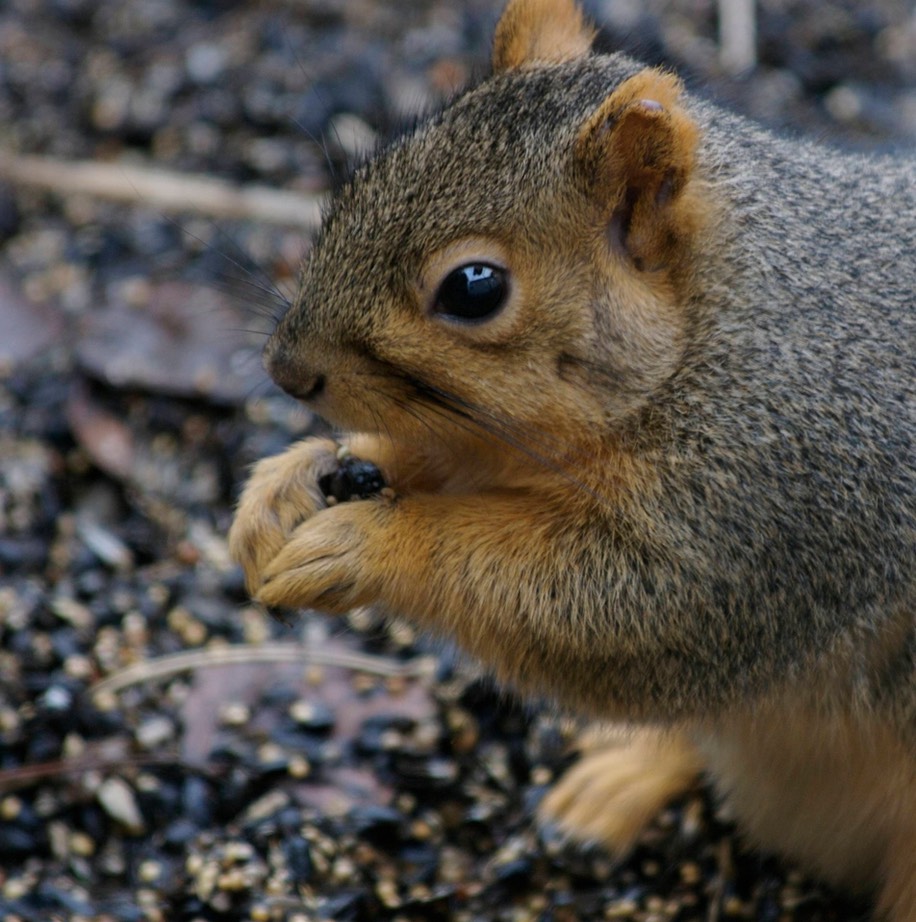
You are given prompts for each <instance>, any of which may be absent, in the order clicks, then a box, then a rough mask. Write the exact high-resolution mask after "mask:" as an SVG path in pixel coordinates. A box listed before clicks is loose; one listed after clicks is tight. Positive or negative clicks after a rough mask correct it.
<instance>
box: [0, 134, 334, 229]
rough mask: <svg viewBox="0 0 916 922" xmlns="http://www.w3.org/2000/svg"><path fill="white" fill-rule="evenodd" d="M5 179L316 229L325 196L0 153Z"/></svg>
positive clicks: (161, 208)
mask: <svg viewBox="0 0 916 922" xmlns="http://www.w3.org/2000/svg"><path fill="white" fill-rule="evenodd" d="M0 179H4V180H6V181H7V182H12V183H16V184H18V185H29V186H33V187H36V188H40V189H46V190H47V191H49V192H53V193H56V194H58V195H60V196H63V197H64V198H67V197H72V196H76V195H82V196H91V197H94V198H103V199H108V200H109V201H115V202H124V203H127V204H131V205H137V204H143V205H147V206H149V207H151V208H155V209H158V210H159V211H163V212H171V213H176V212H180V213H182V214H203V215H207V216H208V217H211V218H219V219H250V220H253V221H261V222H266V223H270V224H281V225H287V226H290V227H298V228H304V229H305V230H308V231H314V230H316V229H317V227H318V225H319V223H320V222H321V202H322V197H321V196H319V195H309V194H306V193H302V192H292V191H289V190H283V189H272V188H269V187H267V186H254V185H252V186H242V187H239V186H234V185H232V184H231V183H228V182H225V181H224V180H221V179H214V178H213V177H210V176H198V175H186V174H178V173H172V172H169V171H167V170H162V169H159V168H153V167H149V166H141V165H137V164H124V163H99V162H96V161H91V160H90V161H87V160H81V161H66V160H57V159H54V158H52V157H38V156H28V155H19V154H12V153H4V152H3V151H0Z"/></svg>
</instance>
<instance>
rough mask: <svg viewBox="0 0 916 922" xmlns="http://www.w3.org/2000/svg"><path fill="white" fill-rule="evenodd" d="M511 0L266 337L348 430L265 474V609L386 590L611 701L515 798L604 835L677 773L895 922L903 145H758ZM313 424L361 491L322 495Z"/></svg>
mask: <svg viewBox="0 0 916 922" xmlns="http://www.w3.org/2000/svg"><path fill="white" fill-rule="evenodd" d="M594 36H595V30H594V28H593V27H592V26H591V25H590V24H589V23H588V22H587V20H586V19H585V17H584V15H583V13H582V11H581V10H580V9H579V8H578V7H577V5H576V4H575V2H574V0H510V2H509V3H508V5H507V7H506V8H505V10H504V12H503V14H502V17H501V19H500V20H499V22H498V25H497V28H496V32H495V37H494V40H493V52H492V72H491V73H490V74H489V75H488V76H487V77H485V78H484V79H483V80H482V81H481V82H480V83H479V84H477V85H476V86H474V87H472V88H470V89H468V90H466V91H465V92H463V93H462V94H461V95H459V96H458V97H457V98H456V99H454V100H453V101H452V102H450V103H449V104H448V105H446V106H445V107H444V108H443V109H442V110H441V111H440V112H438V113H436V114H434V115H432V116H431V117H429V118H428V119H427V120H426V121H425V122H423V123H422V124H420V125H419V126H418V127H417V128H416V129H415V130H414V131H413V132H412V133H409V134H406V135H404V136H402V137H399V138H397V139H395V140H393V141H392V142H391V143H390V144H389V145H388V146H386V147H384V148H383V149H381V150H380V151H379V152H378V153H377V154H376V155H374V156H373V157H372V158H370V159H369V160H368V161H367V162H366V163H365V164H363V165H362V166H360V167H359V168H357V169H356V170H355V171H354V172H353V174H352V176H351V178H350V179H349V181H348V182H347V184H345V185H344V186H343V188H341V189H340V190H339V191H338V192H337V193H335V195H334V197H333V201H332V203H331V204H330V206H329V209H328V211H327V213H326V216H325V218H324V222H323V227H322V229H321V231H320V234H319V235H318V238H317V239H316V241H315V243H314V246H313V248H312V250H311V252H310V254H309V255H308V257H307V259H306V262H305V265H304V267H303V270H302V275H301V282H300V285H299V289H298V295H297V297H296V298H295V299H294V301H293V302H292V304H291V306H290V308H289V310H288V312H287V313H286V314H285V315H284V316H283V317H282V318H281V319H280V320H279V322H278V325H277V327H276V330H275V332H273V334H272V336H271V337H270V339H269V341H268V343H267V345H266V348H265V359H264V360H265V366H266V368H267V370H268V372H269V373H270V375H271V376H272V377H273V378H274V380H275V381H276V382H277V383H278V384H279V385H280V386H281V387H282V388H283V389H284V390H285V391H287V392H288V393H289V394H290V395H292V396H293V397H294V398H297V399H298V400H301V401H302V402H303V403H304V404H306V405H307V406H308V407H309V408H311V409H312V410H313V411H314V412H316V413H317V414H318V415H319V416H321V417H323V418H324V419H326V420H327V421H329V422H330V423H331V424H332V425H333V426H334V427H336V429H337V430H339V431H340V433H341V436H340V438H339V439H330V438H311V439H306V440H304V441H301V442H299V443H296V444H294V445H293V446H292V447H290V448H289V449H287V450H286V452H285V453H282V454H280V455H278V456H276V457H272V458H267V459H264V460H262V461H260V462H258V463H257V465H256V466H255V467H254V469H253V472H252V474H251V477H250V480H249V481H248V483H247V485H246V486H245V488H244V490H243V492H242V494H241V497H240V500H239V503H238V508H237V515H236V518H235V521H234V523H233V525H232V527H231V531H230V536H229V541H230V549H231V552H232V554H233V555H234V557H235V558H236V559H237V560H238V561H239V562H240V563H241V565H242V567H243V569H244V573H245V577H246V582H247V585H248V587H249V589H250V591H251V592H252V594H253V595H254V596H255V597H256V598H257V599H258V600H260V601H261V602H263V603H264V604H266V605H268V606H289V607H297V606H306V607H312V608H316V609H320V610H323V611H326V612H330V613H344V612H346V611H347V610H349V609H351V608H353V607H354V606H360V605H367V604H378V605H379V606H381V607H382V608H383V609H385V610H389V611H393V612H398V613H400V614H402V615H404V616H406V617H408V618H409V619H412V621H413V622H414V623H415V624H417V625H419V626H421V627H422V628H424V629H427V630H428V631H430V632H432V633H434V634H439V635H444V636H448V637H450V638H452V639H454V640H455V641H457V643H458V644H459V645H460V646H461V647H463V648H464V649H465V650H466V651H468V652H469V653H470V654H472V655H473V656H474V657H476V658H478V659H479V660H480V661H482V662H483V663H484V664H486V665H487V666H488V668H490V669H491V670H492V671H493V672H494V674H495V676H496V677H497V679H498V680H500V681H502V682H504V683H506V684H507V685H509V686H510V687H514V688H515V689H517V690H519V691H520V692H521V693H530V694H533V695H535V696H537V697H538V698H539V699H544V698H548V699H552V700H554V701H556V702H558V703H559V704H560V705H561V706H563V707H564V708H568V709H572V710H574V711H575V712H577V713H579V714H581V715H583V716H586V717H593V718H595V719H598V720H603V721H608V722H619V723H623V724H625V725H626V726H627V727H629V730H628V732H627V733H626V734H625V736H624V737H623V739H622V740H621V741H618V742H617V743H616V744H615V745H610V744H608V745H603V744H602V745H595V746H594V747H592V748H591V749H589V750H588V751H586V753H585V755H584V757H583V759H582V760H581V761H580V762H579V763H578V764H577V765H575V766H574V767H573V768H572V769H571V770H570V771H569V772H568V773H567V774H566V775H564V776H562V777H561V779H560V780H559V782H558V783H557V785H556V786H555V787H554V788H553V789H552V791H551V792H549V793H548V795H547V797H546V798H545V801H544V803H543V806H542V808H541V812H542V816H543V817H544V818H546V819H549V820H550V821H551V822H553V823H555V824H556V825H557V826H559V828H560V829H562V830H564V831H565V832H567V833H568V834H569V835H570V836H571V837H574V838H578V839H583V840H598V841H601V842H603V843H604V844H605V845H607V846H608V847H609V848H610V849H612V850H614V851H617V852H621V851H625V850H626V849H627V848H628V847H629V846H631V845H632V844H633V843H634V841H635V840H636V839H637V837H638V835H639V832H640V830H641V828H642V827H643V826H644V824H645V823H647V822H648V821H649V820H650V819H651V818H652V816H653V815H654V814H655V813H656V812H657V811H658V810H659V809H660V808H661V807H662V806H663V805H664V804H665V803H666V802H668V801H669V800H670V799H671V798H673V797H675V796H676V795H677V794H678V793H680V792H683V791H684V790H685V789H686V788H688V787H689V786H690V785H692V784H694V783H695V781H696V779H697V778H698V776H700V775H701V774H704V773H705V775H706V776H707V777H708V778H709V779H711V781H712V784H713V786H714V788H715V789H716V790H717V791H718V792H719V794H721V796H722V797H724V798H726V799H727V801H728V803H729V804H730V806H731V810H732V812H733V814H734V816H735V817H736V820H737V823H738V825H739V827H740V829H741V830H742V831H743V833H744V835H745V836H746V838H747V839H748V840H749V841H750V842H751V843H752V844H754V845H756V846H758V847H761V848H764V849H767V850H770V851H775V852H776V853H780V854H782V855H784V856H788V857H789V858H791V859H793V860H795V861H796V862H799V863H800V864H801V865H802V866H803V867H804V868H805V869H807V870H808V871H809V872H812V873H814V874H816V875H818V876H820V877H821V878H822V879H824V880H825V881H828V882H831V883H833V884H834V885H838V886H840V887H843V888H849V889H850V890H857V891H862V892H865V893H867V894H871V895H872V897H873V898H874V900H875V906H876V918H880V919H883V920H887V922H916V623H914V618H916V296H914V286H916V161H914V160H912V159H907V158H906V157H904V156H894V157H880V156H872V155H869V156H865V155H857V154H851V153H844V152H840V151H834V150H831V149H829V148H827V147H826V146H818V145H816V144H814V143H810V142H807V141H804V140H800V139H786V138H782V137H779V136H776V135H774V134H772V133H770V132H768V131H766V130H764V129H762V128H760V127H758V126H756V125H755V124H753V123H751V122H749V121H748V120H746V119H744V118H742V117H740V116H737V115H735V114H732V113H729V112H726V111H723V110H722V109H720V108H718V107H717V106H716V105H714V104H712V103H710V102H709V101H706V100H703V99H701V98H697V97H695V95H694V94H692V93H688V92H687V91H686V90H685V88H684V86H683V85H682V83H681V81H680V80H679V79H678V78H677V77H676V76H674V75H672V74H671V73H669V72H666V71H663V70H660V69H654V68H649V67H645V66H643V65H641V64H639V63H638V62H636V61H634V60H632V59H631V58H629V57H627V56H624V55H622V54H597V53H595V52H593V50H592V44H593V39H594ZM341 446H344V447H345V451H347V452H349V453H350V455H351V456H353V457H355V458H358V459H361V460H362V461H364V462H365V463H366V464H367V465H369V466H370V469H372V467H371V466H373V465H374V466H375V467H376V468H377V469H378V471H380V472H381V475H382V476H383V478H384V481H385V483H386V484H387V489H385V490H381V491H380V492H377V493H375V492H373V493H372V495H369V496H367V497H364V498H357V499H354V500H353V501H349V502H338V503H332V502H329V501H328V500H327V499H326V498H325V496H324V495H323V493H322V491H321V490H320V489H319V487H318V483H319V480H321V479H322V478H324V479H327V478H328V476H329V475H332V474H333V473H334V472H335V471H336V470H338V468H339V465H340V457H341Z"/></svg>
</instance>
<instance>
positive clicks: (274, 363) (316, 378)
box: [264, 348, 326, 401]
mask: <svg viewBox="0 0 916 922" xmlns="http://www.w3.org/2000/svg"><path fill="white" fill-rule="evenodd" d="M264 367H265V368H266V369H267V373H268V374H269V375H270V376H271V378H273V379H274V381H275V382H276V383H277V385H278V386H279V387H281V388H282V389H283V390H284V391H286V393H287V394H289V395H290V397H295V398H296V400H304V401H308V400H314V399H315V398H316V397H318V396H319V395H320V394H321V392H322V391H323V390H324V387H325V383H326V382H325V376H324V375H323V374H320V373H318V372H314V371H312V370H310V369H308V368H305V367H303V363H302V362H301V361H299V360H297V359H296V358H295V357H293V356H290V355H289V354H288V353H286V352H285V351H284V350H282V349H276V348H273V349H271V348H268V349H267V351H266V352H265V353H264Z"/></svg>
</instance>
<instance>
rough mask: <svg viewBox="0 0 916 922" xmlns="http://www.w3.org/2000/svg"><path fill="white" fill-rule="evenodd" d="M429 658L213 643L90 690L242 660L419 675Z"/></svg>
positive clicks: (114, 689)
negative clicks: (406, 659)
mask: <svg viewBox="0 0 916 922" xmlns="http://www.w3.org/2000/svg"><path fill="white" fill-rule="evenodd" d="M431 662H432V661H431V659H430V658H429V657H421V658H418V659H415V660H412V661H411V662H408V663H399V662H396V661H394V660H391V659H385V658H384V657H381V656H371V655H369V654H366V653H347V652H342V651H339V650H330V649H327V648H320V647H319V648H316V647H314V646H305V645H300V644H291V643H279V644H263V645H260V646H248V645H237V646H232V647H215V648H213V649H206V650H189V651H187V652H184V653H174V654H171V655H169V656H161V657H159V658H157V659H153V660H147V661H146V662H142V663H136V664H135V665H133V666H128V667H127V668H126V669H122V670H121V671H120V672H116V673H115V674H114V675H110V676H108V678H106V679H103V680H102V681H101V682H98V683H96V685H94V686H93V688H92V694H93V696H94V697H96V698H97V697H98V696H99V695H104V694H116V693H117V692H120V691H123V690H124V689H125V688H128V687H130V686H131V685H139V684H140V683H142V682H152V681H156V680H158V679H166V678H171V677H172V676H174V675H177V674H178V673H181V672H191V671H193V670H196V669H206V668H210V667H213V666H233V665H238V664H245V663H293V664H297V663H298V664H301V665H303V666H336V667H339V668H341V669H352V670H353V671H355V672H367V673H371V674H373V675H378V676H383V677H385V678H419V677H421V676H425V675H429V673H430V671H431V668H432V667H431Z"/></svg>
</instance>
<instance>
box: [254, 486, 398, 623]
mask: <svg viewBox="0 0 916 922" xmlns="http://www.w3.org/2000/svg"><path fill="white" fill-rule="evenodd" d="M391 510H392V503H391V500H389V499H387V498H380V499H370V500H364V501H361V502H357V503H342V504H341V505H338V506H332V507H331V508H329V509H324V510H322V511H321V512H319V513H318V514H317V515H315V516H314V517H313V518H311V519H309V520H308V521H307V522H304V523H303V524H302V525H300V526H299V527H298V528H297V529H296V530H295V531H294V532H293V533H292V535H291V536H290V538H289V540H288V541H287V542H286V544H285V545H284V546H283V548H282V549H281V550H280V551H279V553H278V554H277V555H276V556H275V557H274V559H273V560H271V561H270V562H269V563H268V564H267V566H266V567H265V568H264V569H263V571H262V573H261V577H262V582H261V585H260V586H259V588H258V589H257V590H256V598H257V599H258V601H259V602H262V603H264V604H265V605H268V606H270V607H280V606H282V607H287V608H318V609H321V610H322V611H326V612H331V613H332V614H342V613H343V612H345V611H348V610H349V609H351V608H354V607H355V606H357V605H365V604H368V603H369V602H373V601H375V600H376V599H377V598H378V595H379V591H380V582H381V580H380V577H381V575H382V573H383V571H384V569H385V558H384V554H381V555H380V554H379V550H380V549H383V548H385V547H386V541H385V539H384V533H385V527H386V521H387V518H388V516H390V514H391Z"/></svg>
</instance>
